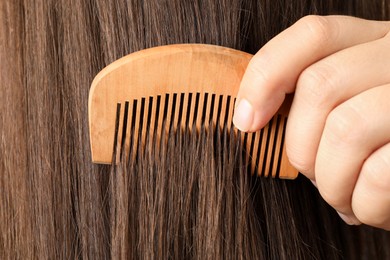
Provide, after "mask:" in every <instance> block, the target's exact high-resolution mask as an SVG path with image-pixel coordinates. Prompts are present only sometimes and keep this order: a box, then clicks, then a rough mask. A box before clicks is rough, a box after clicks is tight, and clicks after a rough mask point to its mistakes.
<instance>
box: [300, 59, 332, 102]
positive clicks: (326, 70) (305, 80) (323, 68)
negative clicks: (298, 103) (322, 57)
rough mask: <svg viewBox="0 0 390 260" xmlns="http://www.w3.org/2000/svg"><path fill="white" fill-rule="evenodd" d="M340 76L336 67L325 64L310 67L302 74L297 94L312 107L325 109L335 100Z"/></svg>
mask: <svg viewBox="0 0 390 260" xmlns="http://www.w3.org/2000/svg"><path fill="white" fill-rule="evenodd" d="M338 74H339V73H338V72H337V70H336V69H335V67H334V66H332V65H331V64H328V63H325V62H323V63H322V64H321V65H313V66H310V67H309V68H307V69H305V70H304V71H303V72H302V73H301V75H300V77H299V79H298V83H297V92H298V94H299V95H300V96H302V97H303V99H304V100H305V102H307V103H309V105H311V106H312V107H314V108H316V107H317V108H321V107H324V106H326V105H328V104H329V103H330V102H331V100H332V99H333V98H334V97H333V96H334V92H335V88H336V85H337V81H338V78H339V77H338Z"/></svg>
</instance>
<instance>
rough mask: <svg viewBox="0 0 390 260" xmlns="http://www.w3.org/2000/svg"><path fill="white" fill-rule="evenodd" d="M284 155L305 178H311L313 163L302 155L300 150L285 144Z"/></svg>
mask: <svg viewBox="0 0 390 260" xmlns="http://www.w3.org/2000/svg"><path fill="white" fill-rule="evenodd" d="M286 153H287V157H288V159H289V161H290V163H291V165H292V166H293V167H294V168H295V169H297V170H298V171H299V172H301V173H302V174H304V175H306V176H307V177H309V178H310V177H313V176H312V175H313V174H312V173H313V168H314V166H313V163H311V162H310V161H309V160H308V159H307V158H306V157H305V156H304V155H303V153H302V151H301V149H299V148H296V147H294V146H292V145H289V144H286Z"/></svg>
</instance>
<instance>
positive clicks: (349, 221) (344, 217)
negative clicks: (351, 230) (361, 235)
mask: <svg viewBox="0 0 390 260" xmlns="http://www.w3.org/2000/svg"><path fill="white" fill-rule="evenodd" d="M337 213H338V214H339V216H340V218H341V219H342V220H344V222H345V223H347V224H348V225H360V224H361V222H360V221H359V220H358V219H357V218H356V217H354V216H347V215H345V214H343V213H340V212H337Z"/></svg>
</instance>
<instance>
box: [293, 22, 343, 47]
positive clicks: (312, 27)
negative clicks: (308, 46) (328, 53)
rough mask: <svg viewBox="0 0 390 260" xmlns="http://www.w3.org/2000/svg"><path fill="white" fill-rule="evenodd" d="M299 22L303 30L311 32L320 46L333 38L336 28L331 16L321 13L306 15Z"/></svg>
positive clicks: (315, 42)
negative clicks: (320, 14) (321, 14)
mask: <svg viewBox="0 0 390 260" xmlns="http://www.w3.org/2000/svg"><path fill="white" fill-rule="evenodd" d="M298 23H299V25H301V26H302V28H303V30H305V31H306V32H308V33H310V37H311V38H312V40H313V43H314V44H316V45H317V46H318V47H319V48H320V47H322V46H323V45H324V44H325V43H327V42H329V41H330V40H331V39H332V37H333V35H334V33H335V29H336V28H334V26H332V23H331V22H330V19H329V18H327V17H325V16H319V15H308V16H305V17H303V18H301V19H300V20H299V21H298Z"/></svg>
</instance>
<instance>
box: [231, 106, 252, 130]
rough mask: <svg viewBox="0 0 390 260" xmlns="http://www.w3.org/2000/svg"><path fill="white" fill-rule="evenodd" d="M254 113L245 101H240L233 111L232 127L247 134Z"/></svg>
mask: <svg viewBox="0 0 390 260" xmlns="http://www.w3.org/2000/svg"><path fill="white" fill-rule="evenodd" d="M254 113H255V111H254V110H253V107H252V105H251V104H250V103H249V102H248V100H246V99H241V100H240V101H239V102H238V105H237V107H236V109H235V112H234V116H233V123H234V125H235V126H236V127H237V128H238V129H239V130H240V131H243V132H247V131H248V130H249V129H250V128H251V126H252V123H253V117H254Z"/></svg>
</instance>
